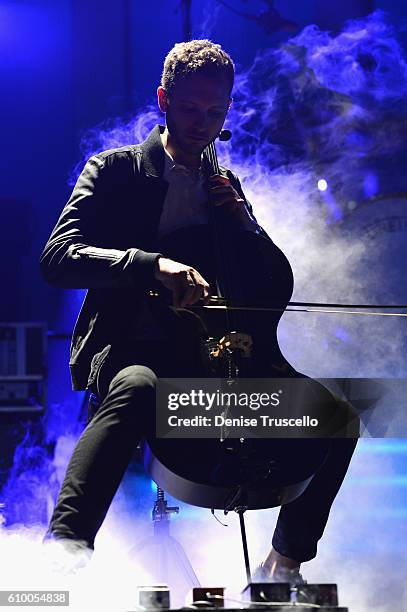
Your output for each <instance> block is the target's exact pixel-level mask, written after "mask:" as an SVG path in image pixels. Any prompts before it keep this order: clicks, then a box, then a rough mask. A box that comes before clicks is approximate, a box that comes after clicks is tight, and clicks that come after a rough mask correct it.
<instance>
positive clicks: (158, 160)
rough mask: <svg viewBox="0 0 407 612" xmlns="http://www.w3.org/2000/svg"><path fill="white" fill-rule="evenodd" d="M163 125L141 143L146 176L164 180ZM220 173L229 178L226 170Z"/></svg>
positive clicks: (223, 169) (156, 127) (152, 131)
mask: <svg viewBox="0 0 407 612" xmlns="http://www.w3.org/2000/svg"><path fill="white" fill-rule="evenodd" d="M164 130H165V127H164V126H163V125H158V124H157V125H156V126H155V127H154V128H153V129H152V130H151V132H150V133H149V135H148V136H147V138H146V140H145V141H144V142H142V143H141V151H142V159H143V162H142V163H143V166H144V171H145V173H146V176H154V177H156V178H162V177H163V174H164V169H165V153H164V147H163V144H162V140H161V134H162V133H163V132H164ZM220 173H221V174H223V175H224V176H228V173H227V170H226V168H223V167H222V166H221V167H220Z"/></svg>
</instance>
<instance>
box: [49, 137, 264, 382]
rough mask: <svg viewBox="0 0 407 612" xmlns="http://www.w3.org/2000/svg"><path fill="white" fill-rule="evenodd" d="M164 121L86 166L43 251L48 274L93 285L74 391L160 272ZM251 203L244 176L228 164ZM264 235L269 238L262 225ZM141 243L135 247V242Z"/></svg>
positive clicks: (77, 347)
mask: <svg viewBox="0 0 407 612" xmlns="http://www.w3.org/2000/svg"><path fill="white" fill-rule="evenodd" d="M163 129H164V128H163V127H162V126H158V125H157V126H156V127H155V128H154V129H153V130H152V132H151V133H150V135H149V136H148V138H147V140H146V141H145V142H143V143H142V144H139V145H129V146H125V147H121V148H118V149H111V150H108V151H104V152H102V153H99V154H98V155H95V156H93V157H92V158H91V159H90V160H89V161H88V162H87V164H86V165H85V167H84V169H83V171H82V173H81V175H80V177H79V178H78V181H77V183H76V186H75V188H74V190H73V192H72V195H71V197H70V199H69V200H68V202H67V204H66V206H65V208H64V209H63V211H62V214H61V216H60V218H59V220H58V222H57V224H56V226H55V228H54V230H53V231H52V233H51V236H50V238H49V240H48V242H47V244H46V245H45V248H44V251H43V253H42V255H41V261H40V265H41V271H42V274H43V276H44V278H45V279H46V280H47V281H48V282H49V283H51V284H52V285H56V286H57V287H62V288H65V289H66V288H75V289H88V292H87V294H86V297H85V300H84V302H83V304H82V308H81V311H80V313H79V316H78V319H77V322H76V325H75V329H74V332H73V337H72V343H71V354H70V362H69V367H70V371H71V378H72V388H73V389H74V390H81V389H86V388H87V387H88V386H89V385H90V384H92V382H93V380H94V376H95V373H96V372H97V369H98V367H99V365H100V363H101V361H102V360H103V359H104V358H105V356H106V355H107V354H108V352H109V350H110V348H111V346H112V345H114V344H115V343H116V342H119V341H120V338H125V337H127V336H126V335H127V334H128V328H129V322H130V321H131V320H133V319H134V317H135V313H137V309H138V304H139V302H140V298H141V296H142V295H144V293H145V291H146V290H147V289H148V288H149V284H151V282H152V280H153V277H154V266H155V262H156V259H157V257H158V256H159V253H156V252H154V249H155V248H156V247H155V246H154V244H155V241H156V234H157V229H158V224H159V220H160V216H161V211H162V208H163V204H164V200H165V196H166V193H167V189H168V183H167V182H166V181H165V180H163V179H162V175H163V172H164V149H163V146H162V143H161V138H160V131H163ZM221 173H222V174H223V175H225V176H227V177H228V178H229V179H230V180H231V182H232V184H233V186H234V187H235V189H236V190H237V191H238V192H239V193H240V194H241V195H242V197H243V198H244V199H245V201H246V203H247V206H248V208H249V210H250V211H251V206H250V204H249V203H248V202H247V200H246V198H245V196H244V194H243V192H242V188H241V186H240V183H239V180H238V179H237V177H236V176H235V175H234V174H233V173H232V172H231V171H230V170H227V169H225V168H221ZM259 233H262V234H263V235H265V236H267V234H265V232H264V230H262V228H260V227H259ZM135 244H136V245H138V247H134V246H133V245H135Z"/></svg>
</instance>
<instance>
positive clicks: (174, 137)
mask: <svg viewBox="0 0 407 612" xmlns="http://www.w3.org/2000/svg"><path fill="white" fill-rule="evenodd" d="M166 102H167V105H166V113H167V128H168V131H169V133H170V137H171V141H172V142H173V144H174V145H176V146H177V148H179V149H180V150H182V151H183V152H184V153H186V154H189V155H199V154H201V153H202V151H203V149H204V148H205V147H206V145H208V144H209V143H210V142H211V141H212V140H213V139H214V138H215V137H216V136H217V135H218V134H219V132H220V130H221V129H222V126H223V123H224V121H225V117H226V114H227V112H228V109H229V105H230V102H231V100H230V84H229V81H228V79H227V77H225V76H224V75H215V76H209V75H204V74H199V73H196V74H192V75H189V76H187V77H185V78H183V79H179V81H178V82H177V83H176V84H175V86H174V88H173V90H172V92H171V93H170V95H169V96H168V97H167V98H166ZM160 106H161V110H163V108H162V105H160Z"/></svg>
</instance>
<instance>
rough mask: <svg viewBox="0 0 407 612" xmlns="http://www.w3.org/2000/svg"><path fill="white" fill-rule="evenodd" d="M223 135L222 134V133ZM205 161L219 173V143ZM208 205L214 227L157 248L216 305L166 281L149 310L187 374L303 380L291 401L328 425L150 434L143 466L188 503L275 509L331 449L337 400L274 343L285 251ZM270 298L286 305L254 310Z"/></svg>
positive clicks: (231, 379) (179, 233) (283, 293)
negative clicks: (183, 435) (300, 433)
mask: <svg viewBox="0 0 407 612" xmlns="http://www.w3.org/2000/svg"><path fill="white" fill-rule="evenodd" d="M224 132H227V131H226V130H225V131H224ZM226 136H227V134H226ZM220 137H221V138H223V139H225V134H222V133H221V135H220ZM203 169H204V173H205V176H206V178H207V180H208V179H209V177H210V176H211V175H213V174H220V173H221V168H220V166H219V163H218V159H217V154H216V149H215V144H214V142H211V143H210V144H209V145H208V146H207V147H206V148H205V150H204V152H203ZM208 207H209V224H208V225H199V226H194V227H188V228H182V229H179V230H176V231H175V232H173V233H172V234H171V235H169V236H166V237H165V238H164V239H162V241H161V244H160V246H159V250H160V252H161V253H162V254H163V255H164V256H165V257H168V258H170V259H173V260H176V261H179V262H181V263H185V264H187V265H192V266H193V267H194V268H196V269H197V270H199V271H200V273H201V274H202V275H203V276H204V278H206V279H207V280H208V281H209V283H210V286H211V287H216V293H217V295H216V296H213V297H212V299H211V302H210V303H209V306H211V303H212V306H213V308H210V307H209V308H205V307H199V306H198V307H188V308H179V309H175V308H173V307H171V306H170V295H169V292H168V294H167V296H166V297H165V291H164V292H163V291H162V289H160V290H159V291H155V290H153V291H151V293H150V295H151V299H152V300H153V301H155V304H154V305H153V306H152V310H153V311H154V312H155V315H156V316H157V317H160V319H164V320H165V322H166V325H169V326H172V327H173V329H174V330H175V331H174V338H175V339H176V340H174V342H176V343H177V345H178V347H181V351H182V352H183V353H184V359H185V363H186V364H189V368H188V371H189V372H198V373H199V372H201V374H200V376H201V378H202V377H204V376H205V377H210V378H212V377H216V378H218V379H222V380H224V381H227V384H228V385H231V384H234V383H236V381H237V380H238V379H241V378H244V379H256V378H263V379H269V380H279V381H281V380H283V379H284V381H285V386H286V387H287V388H289V387H290V384H291V382H292V381H294V380H295V381H296V382H297V383H298V382H300V383H301V384H300V387H299V388H300V391H299V392H297V393H296V394H294V395H292V398H291V401H294V402H297V403H298V402H301V404H302V406H306V405H307V406H310V405H313V404H315V402H316V403H317V404H318V406H319V407H320V406H321V405H323V406H324V418H323V420H324V424H323V426H322V427H321V428H319V430H318V433H317V435H315V436H314V437H313V438H312V439H310V438H309V437H284V438H283V437H273V438H259V437H256V438H251V437H242V436H241V435H239V436H238V437H233V435H231V434H230V432H226V435H220V436H219V438H217V439H215V438H212V439H207V438H205V439H202V438H200V439H197V438H189V439H172V438H170V437H165V438H158V437H156V436H154V435H149V436H148V437H147V439H146V441H145V443H144V452H143V457H144V466H145V468H146V471H147V472H148V473H149V474H150V476H151V477H152V478H153V480H155V481H156V482H157V483H158V484H159V486H160V488H163V489H165V490H167V491H168V492H169V493H170V494H171V495H173V496H174V497H176V498H177V499H180V500H181V501H184V502H187V503H190V504H192V505H197V506H200V507H206V508H212V509H215V508H217V509H222V510H225V511H228V510H230V509H233V508H235V507H237V506H239V507H242V506H243V507H244V508H245V509H260V508H270V507H273V506H279V505H282V504H285V503H288V502H290V501H292V500H294V499H295V498H296V497H298V496H299V495H300V494H301V493H302V492H303V491H304V490H305V488H306V487H307V485H308V484H309V482H310V481H311V479H312V477H313V476H314V474H315V473H316V471H317V470H318V469H319V467H320V466H321V465H322V464H323V462H324V460H325V458H326V456H327V453H328V450H329V436H327V432H331V433H334V434H335V432H337V425H338V424H337V422H336V421H337V419H336V416H335V415H336V413H337V409H338V405H337V402H336V400H335V398H333V396H332V395H331V394H330V392H329V391H328V390H327V389H325V388H324V387H322V385H320V384H319V383H317V382H316V381H313V380H312V379H310V378H308V377H306V376H304V375H303V374H301V373H299V372H297V371H296V370H295V369H294V368H293V367H292V366H291V365H290V364H289V362H288V361H287V360H286V359H285V358H284V356H283V354H282V352H281V350H280V347H279V345H278V341H277V326H278V323H279V320H280V318H281V316H282V313H283V312H284V305H287V303H288V302H289V300H290V297H291V295H292V291H293V274H292V270H291V266H290V264H289V262H288V260H287V258H286V257H285V255H284V254H283V252H282V251H281V250H280V249H279V248H278V247H277V246H276V245H275V244H274V243H273V242H272V240H271V239H270V238H269V237H268V236H267V234H266V233H265V232H264V230H262V229H261V228H259V227H257V228H256V231H248V230H246V229H245V230H242V229H240V228H238V227H235V226H233V224H231V223H230V220H229V219H228V218H227V215H226V214H225V211H223V210H221V209H222V207H219V208H220V210H219V209H218V208H215V207H214V206H213V205H211V202H210V198H209V203H208ZM163 294H164V300H163V299H162V298H163ZM157 297H159V299H158V300H157ZM236 304H237V305H239V304H240V305H242V304H244V305H246V306H236ZM270 304H272V305H276V304H278V305H279V306H280V308H271V309H268V308H267V307H266V308H264V309H263V310H262V309H261V308H260V309H255V310H254V311H253V310H251V308H250V307H253V306H256V305H257V306H259V305H270ZM232 305H235V306H232ZM247 305H250V307H249V308H248V307H247ZM191 364H196V368H195V369H194V367H192V368H191V367H190V366H191ZM200 366H203V367H200ZM202 372H204V375H202ZM194 376H195V377H196V376H197V374H194ZM297 388H298V385H297ZM311 407H312V406H311ZM340 420H341V419H340ZM332 423H336V424H335V426H334V427H333V428H332V427H331V425H332Z"/></svg>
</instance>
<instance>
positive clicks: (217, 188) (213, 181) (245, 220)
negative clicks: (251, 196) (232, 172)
mask: <svg viewBox="0 0 407 612" xmlns="http://www.w3.org/2000/svg"><path fill="white" fill-rule="evenodd" d="M209 189H210V193H211V200H212V203H213V205H214V206H224V207H225V208H226V210H227V211H228V213H230V215H232V216H233V218H234V219H235V221H237V222H238V224H239V226H241V227H242V229H247V230H251V231H254V230H255V228H256V227H257V226H256V224H255V222H254V221H253V219H252V218H251V216H250V214H249V211H248V210H247V208H246V204H245V201H244V199H243V198H242V197H241V196H240V194H239V193H238V192H237V191H236V189H235V188H234V187H233V186H232V184H231V182H230V180H229V179H228V178H227V177H226V176H221V175H220V174H214V175H213V176H211V177H209Z"/></svg>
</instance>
